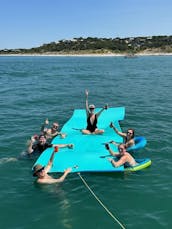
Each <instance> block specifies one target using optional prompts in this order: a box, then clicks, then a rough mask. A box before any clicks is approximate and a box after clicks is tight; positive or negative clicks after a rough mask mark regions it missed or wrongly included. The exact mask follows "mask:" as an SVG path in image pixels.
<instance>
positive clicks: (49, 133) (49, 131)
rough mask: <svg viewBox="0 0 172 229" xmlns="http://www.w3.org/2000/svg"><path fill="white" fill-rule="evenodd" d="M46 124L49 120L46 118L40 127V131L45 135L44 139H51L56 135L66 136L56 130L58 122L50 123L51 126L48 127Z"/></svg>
mask: <svg viewBox="0 0 172 229" xmlns="http://www.w3.org/2000/svg"><path fill="white" fill-rule="evenodd" d="M48 125H49V120H48V119H46V120H45V122H44V124H43V125H42V127H41V132H42V133H43V134H44V135H45V137H46V139H52V138H54V137H56V136H58V135H59V136H60V137H61V138H65V137H66V134H65V133H61V132H59V131H58V128H59V124H58V122H54V123H53V124H52V127H51V128H48Z"/></svg>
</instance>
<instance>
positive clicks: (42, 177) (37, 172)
mask: <svg viewBox="0 0 172 229" xmlns="http://www.w3.org/2000/svg"><path fill="white" fill-rule="evenodd" d="M57 152H58V147H55V148H54V151H53V153H52V155H51V157H50V160H49V162H48V164H47V166H43V165H41V164H36V165H35V166H34V167H33V176H34V177H37V179H36V182H37V183H39V184H54V183H61V182H63V181H64V180H65V178H66V176H67V175H68V174H69V173H70V172H71V170H72V169H71V168H67V169H66V170H65V171H64V173H63V175H62V176H61V177H59V178H54V177H52V176H50V175H48V172H49V171H50V169H51V167H52V164H53V160H54V156H55V153H57Z"/></svg>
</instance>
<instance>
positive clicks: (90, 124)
mask: <svg viewBox="0 0 172 229" xmlns="http://www.w3.org/2000/svg"><path fill="white" fill-rule="evenodd" d="M95 129H97V116H96V115H95V119H94V122H93V124H92V123H91V121H90V115H89V116H88V118H87V130H89V131H90V132H94V131H95Z"/></svg>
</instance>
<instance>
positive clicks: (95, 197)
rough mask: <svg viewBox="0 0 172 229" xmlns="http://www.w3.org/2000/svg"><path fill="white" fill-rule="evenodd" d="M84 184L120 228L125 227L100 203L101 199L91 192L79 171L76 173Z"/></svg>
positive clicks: (123, 228)
mask: <svg viewBox="0 0 172 229" xmlns="http://www.w3.org/2000/svg"><path fill="white" fill-rule="evenodd" d="M77 174H78V176H79V177H80V179H81V180H82V182H83V183H84V185H85V186H86V187H87V188H88V190H89V191H90V192H91V194H92V195H93V196H94V197H95V199H96V200H97V201H98V202H99V204H100V205H101V206H102V207H103V208H104V209H105V210H106V212H107V213H108V214H109V215H110V216H111V217H112V218H113V219H114V220H115V221H116V222H117V223H118V224H119V225H120V226H121V228H122V229H125V227H124V226H123V224H122V223H121V222H120V221H119V220H118V219H117V218H116V217H115V216H114V215H113V214H112V213H111V212H110V211H109V209H108V208H107V207H106V206H105V205H104V204H103V203H102V201H101V200H100V199H99V198H98V197H97V196H96V194H95V193H94V192H93V190H92V189H91V188H90V187H89V185H88V184H87V182H86V181H85V180H84V178H83V177H82V176H81V174H80V173H77Z"/></svg>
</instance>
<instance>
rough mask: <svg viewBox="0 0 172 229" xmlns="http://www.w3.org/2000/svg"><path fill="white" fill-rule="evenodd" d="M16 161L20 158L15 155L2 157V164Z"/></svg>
mask: <svg viewBox="0 0 172 229" xmlns="http://www.w3.org/2000/svg"><path fill="white" fill-rule="evenodd" d="M15 161H18V159H17V158H15V157H3V158H0V165H1V164H4V163H8V162H15Z"/></svg>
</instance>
